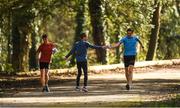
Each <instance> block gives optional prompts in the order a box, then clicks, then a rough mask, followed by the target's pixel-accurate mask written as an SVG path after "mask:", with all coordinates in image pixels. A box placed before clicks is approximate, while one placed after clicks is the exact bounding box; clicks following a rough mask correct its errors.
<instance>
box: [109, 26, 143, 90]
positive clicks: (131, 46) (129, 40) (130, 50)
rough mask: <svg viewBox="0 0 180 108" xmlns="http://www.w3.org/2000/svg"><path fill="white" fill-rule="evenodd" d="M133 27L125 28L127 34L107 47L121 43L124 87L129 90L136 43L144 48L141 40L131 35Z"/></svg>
mask: <svg viewBox="0 0 180 108" xmlns="http://www.w3.org/2000/svg"><path fill="white" fill-rule="evenodd" d="M133 32H134V31H133V29H127V35H126V36H124V37H123V38H122V39H120V41H119V42H118V43H116V44H115V45H114V46H109V48H116V47H118V46H120V45H121V44H123V45H124V65H125V76H126V79H127V85H126V89H127V90H130V86H131V85H132V78H133V68H134V63H135V58H136V54H137V49H136V48H137V43H138V42H139V43H140V45H141V47H142V48H143V49H144V47H143V45H142V42H141V41H140V40H139V39H138V37H137V36H134V35H133Z"/></svg>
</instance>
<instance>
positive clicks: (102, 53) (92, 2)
mask: <svg viewBox="0 0 180 108" xmlns="http://www.w3.org/2000/svg"><path fill="white" fill-rule="evenodd" d="M88 5H89V13H90V18H91V25H92V36H93V41H94V43H95V45H105V43H106V42H105V41H106V37H105V27H104V8H103V0H89V3H88ZM96 54H97V61H98V62H100V63H102V64H105V63H107V52H106V50H103V49H100V50H99V49H98V50H96Z"/></svg>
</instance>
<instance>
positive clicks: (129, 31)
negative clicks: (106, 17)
mask: <svg viewBox="0 0 180 108" xmlns="http://www.w3.org/2000/svg"><path fill="white" fill-rule="evenodd" d="M133 33H134V30H133V29H131V28H128V29H127V35H128V36H132V34H133Z"/></svg>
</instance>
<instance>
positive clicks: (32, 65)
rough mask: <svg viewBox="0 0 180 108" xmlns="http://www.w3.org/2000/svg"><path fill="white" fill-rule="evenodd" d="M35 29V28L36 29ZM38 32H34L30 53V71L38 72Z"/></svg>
mask: <svg viewBox="0 0 180 108" xmlns="http://www.w3.org/2000/svg"><path fill="white" fill-rule="evenodd" d="M34 28H35V27H34ZM36 36H37V34H36V32H35V30H33V33H32V36H31V48H30V52H29V69H30V70H31V69H32V70H36V69H38V61H37V59H36V50H37V48H36V45H37V43H38V42H37V39H36Z"/></svg>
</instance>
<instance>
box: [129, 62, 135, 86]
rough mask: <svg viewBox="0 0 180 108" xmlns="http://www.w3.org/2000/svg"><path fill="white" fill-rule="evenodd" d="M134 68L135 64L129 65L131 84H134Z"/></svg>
mask: <svg viewBox="0 0 180 108" xmlns="http://www.w3.org/2000/svg"><path fill="white" fill-rule="evenodd" d="M133 69H134V66H133V65H130V66H129V78H128V79H129V85H132V79H133Z"/></svg>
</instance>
